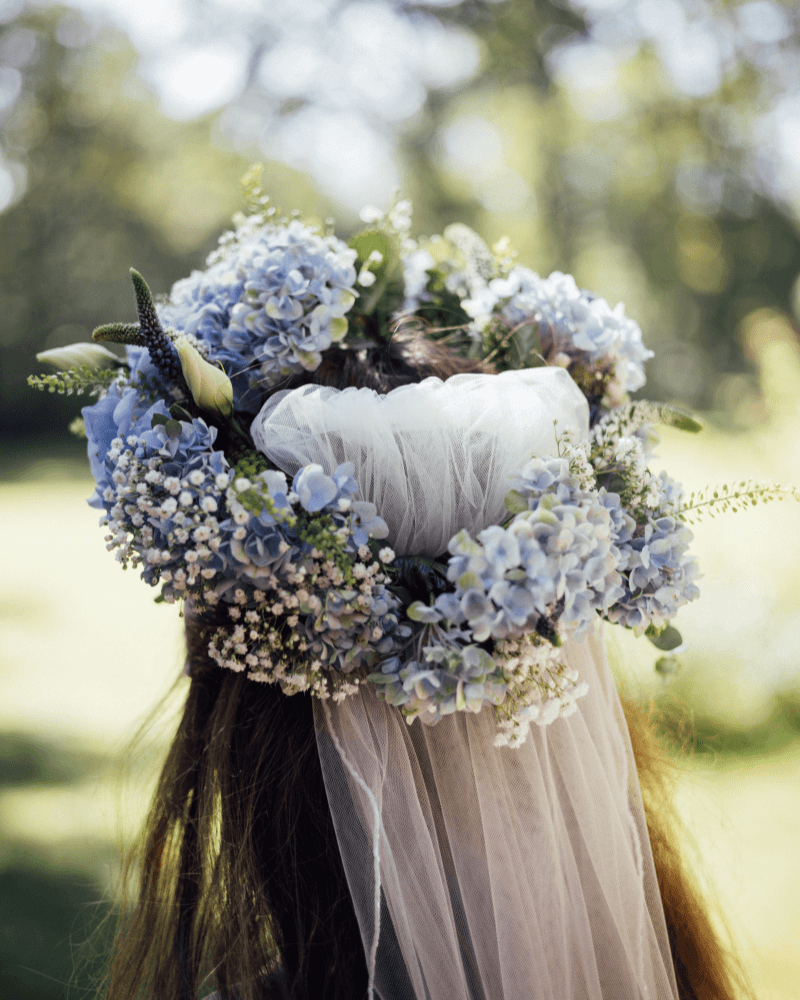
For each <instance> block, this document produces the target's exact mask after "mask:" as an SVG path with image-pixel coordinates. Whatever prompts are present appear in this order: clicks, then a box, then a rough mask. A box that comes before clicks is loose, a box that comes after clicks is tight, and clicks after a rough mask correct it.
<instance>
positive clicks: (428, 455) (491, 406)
mask: <svg viewBox="0 0 800 1000" xmlns="http://www.w3.org/2000/svg"><path fill="white" fill-rule="evenodd" d="M251 433H252V435H253V440H254V441H255V443H256V446H257V447H258V448H259V450H260V451H262V452H263V453H264V454H265V455H266V456H267V457H268V458H270V459H271V460H272V461H273V462H274V463H275V464H276V465H277V466H278V467H279V468H281V469H283V470H284V472H288V473H289V474H290V475H294V473H295V472H296V471H297V470H298V469H299V468H300V467H301V466H303V465H308V464H310V463H316V464H319V465H321V466H322V467H323V469H324V470H325V471H326V472H327V473H330V472H332V471H333V469H335V468H336V466H337V465H339V464H340V463H341V462H353V463H354V465H355V473H354V475H355V478H356V480H357V482H358V484H359V486H360V488H361V493H360V499H363V500H370V501H372V503H374V504H375V505H376V506H377V508H378V513H379V514H380V516H381V517H382V518H383V519H384V520H385V521H386V523H387V524H388V525H389V536H388V543H389V544H390V545H391V546H392V548H393V549H394V550H395V551H396V552H397V553H398V554H399V555H428V556H436V555H439V554H440V553H442V552H444V551H445V550H446V549H447V543H448V542H449V541H450V539H451V538H452V537H453V535H455V534H456V533H457V532H458V531H459V530H460V529H461V528H466V529H467V530H468V531H470V532H471V533H472V534H473V536H474V535H476V534H477V533H478V532H479V531H481V530H482V529H483V528H485V527H487V526H488V525H490V524H499V523H500V522H501V521H503V520H505V518H506V517H507V516H508V513H507V511H506V510H505V506H504V503H503V501H504V499H505V496H506V494H507V493H508V490H509V482H508V477H509V475H510V474H511V473H512V472H515V471H516V470H517V469H519V468H521V466H523V465H524V464H525V462H527V461H528V459H530V458H531V457H532V456H533V455H539V456H543V455H555V454H557V442H556V433H558V434H559V435H562V434H568V435H570V436H571V437H573V438H574V439H575V440H581V439H583V438H585V437H587V435H588V433H589V407H588V404H587V402H586V397H585V396H584V395H583V393H582V392H581V391H580V389H579V388H578V387H577V386H576V385H575V383H574V382H573V381H572V379H571V378H570V376H569V374H568V373H567V372H566V371H565V370H564V369H563V368H532V369H526V370H523V371H509V372H503V374H502V375H455V376H453V377H452V378H450V379H448V380H447V381H446V382H442V381H441V379H438V378H427V379H425V380H424V381H423V382H421V383H417V384H414V385H406V386H402V387H401V388H399V389H393V390H392V391H391V392H388V393H386V394H385V395H380V394H379V393H377V392H374V391H373V390H372V389H345V390H343V391H340V390H338V389H331V388H328V387H323V386H316V385H309V386H304V387H302V388H300V389H293V390H291V391H288V390H287V391H285V392H278V393H275V395H274V396H272V397H271V398H270V399H269V400H268V402H267V403H266V404H265V405H264V407H263V409H262V410H261V412H260V413H259V415H258V416H257V417H256V419H255V421H254V422H253V425H252V427H251Z"/></svg>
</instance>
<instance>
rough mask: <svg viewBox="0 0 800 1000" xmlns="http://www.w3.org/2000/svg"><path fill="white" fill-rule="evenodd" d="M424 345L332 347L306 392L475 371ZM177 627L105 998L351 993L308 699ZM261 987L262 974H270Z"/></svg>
mask: <svg viewBox="0 0 800 1000" xmlns="http://www.w3.org/2000/svg"><path fill="white" fill-rule="evenodd" d="M487 370H488V369H487V366H486V365H484V364H483V363H481V362H476V361H472V360H469V359H465V358H461V357H458V356H457V355H455V354H452V353H451V352H450V351H448V350H446V348H444V347H441V346H439V345H437V344H436V343H435V342H433V341H430V340H425V339H423V338H421V337H419V338H416V337H414V338H411V339H407V340H402V341H393V342H391V343H386V344H383V343H379V344H376V345H375V346H374V347H367V348H361V349H360V350H357V351H356V350H343V351H329V352H327V353H326V355H325V356H324V359H323V363H322V364H321V365H320V367H319V368H318V369H317V370H316V371H315V372H311V373H308V374H303V375H300V376H295V377H293V378H292V379H291V380H287V382H285V383H284V384H282V385H280V386H277V387H276V389H278V388H280V389H292V388H297V387H298V386H300V385H303V384H308V383H315V384H320V385H327V386H331V387H334V388H338V389H344V388H347V387H349V386H357V387H365V388H371V389H374V390H375V391H377V392H382V393H383V392H389V391H390V390H392V389H395V388H397V387H399V386H401V385H406V384H409V383H412V382H419V381H421V380H422V379H424V378H427V377H429V376H437V377H439V378H441V379H447V378H448V377H450V376H451V375H454V374H459V373H464V372H484V371H487ZM219 624H222V621H221V620H220V621H215V620H213V619H211V618H208V617H206V618H204V619H200V618H196V617H193V616H192V615H191V614H189V615H187V617H186V641H187V652H188V665H189V674H190V685H189V692H188V695H187V700H186V705H185V708H184V711H183V716H182V718H181V722H180V725H179V728H178V732H177V734H176V736H175V739H174V741H173V744H172V746H171V748H170V752H169V755H168V758H167V761H166V763H165V766H164V770H163V772H162V775H161V779H160V782H159V786H158V789H157V793H156V798H155V801H154V804H153V807H152V810H151V813H150V816H149V818H148V822H147V826H146V830H145V835H144V836H145V843H144V845H143V847H144V866H143V873H142V874H143V885H142V891H141V894H140V899H139V902H138V904H137V906H136V907H135V909H134V910H133V912H132V913H130V914H128V915H126V917H125V918H124V919H125V923H124V926H123V928H122V931H121V933H120V935H119V938H118V943H117V949H116V956H115V961H114V964H113V967H112V971H111V977H110V983H109V989H108V992H107V994H106V995H107V997H108V998H109V1000H118V998H119V1000H121V998H123V997H124V998H126V1000H127V998H128V997H133V996H136V997H139V996H154V997H159V998H160V997H169V998H170V1000H172V998H178V997H181V998H183V997H185V998H190V997H191V998H192V1000H194V998H196V997H197V996H198V995H199V991H200V990H201V988H202V986H203V984H204V981H205V980H206V979H210V981H211V982H214V983H215V984H216V985H217V987H219V988H232V987H234V986H235V987H236V988H237V990H238V994H237V995H239V996H241V997H242V998H243V1000H245V998H246V1000H250V998H253V1000H255V998H256V997H262V996H270V995H280V993H279V992H276V991H278V990H279V989H280V987H279V986H278V985H277V982H276V980H275V978H274V977H273V979H272V980H269V979H268V974H269V973H270V972H271V971H272V970H275V969H277V968H279V967H280V968H281V969H282V971H283V980H284V981H285V984H286V989H288V991H289V993H288V995H290V996H291V997H293V998H294V997H297V998H309V1000H311V998H314V1000H317V998H320V997H331V998H339V997H341V998H342V1000H344V998H345V997H346V998H348V1000H349V998H353V997H359V996H363V995H364V994H365V992H366V986H367V972H366V964H365V960H364V949H363V945H362V942H361V936H360V933H359V928H358V924H357V922H356V919H355V914H354V912H353V907H352V904H351V902H350V896H349V892H348V888H347V882H346V879H345V876H344V871H343V869H342V865H341V861H340V859H339V853H338V847H337V843H336V835H335V831H334V829H333V824H332V821H331V817H330V813H329V811H328V806H327V800H326V795H325V787H324V783H323V779H322V772H321V770H320V764H319V759H318V756H317V750H316V738H315V733H314V724H313V719H312V708H311V703H310V698H309V697H308V696H306V695H303V694H300V695H294V696H292V697H287V696H285V695H284V694H283V693H282V692H281V691H280V689H279V688H278V687H277V686H275V685H270V684H258V683H255V682H253V681H251V680H248V678H247V677H246V676H245V675H244V674H236V673H233V672H231V671H228V670H221V669H220V668H219V667H218V666H217V665H216V664H215V663H214V662H213V661H212V660H211V659H210V658H209V656H208V653H207V645H208V633H209V632H211V631H213V630H214V629H215V628H216V627H217V626H218V625H219ZM265 977H266V978H265Z"/></svg>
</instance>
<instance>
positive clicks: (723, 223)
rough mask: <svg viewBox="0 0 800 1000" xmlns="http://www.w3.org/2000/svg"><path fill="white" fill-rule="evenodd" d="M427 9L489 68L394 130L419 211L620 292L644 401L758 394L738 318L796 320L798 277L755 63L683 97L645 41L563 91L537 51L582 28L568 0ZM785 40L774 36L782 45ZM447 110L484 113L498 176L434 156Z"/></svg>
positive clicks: (792, 228) (795, 236) (726, 407)
mask: <svg viewBox="0 0 800 1000" xmlns="http://www.w3.org/2000/svg"><path fill="white" fill-rule="evenodd" d="M600 6H603V7H605V6H609V7H613V6H614V5H613V4H608V5H605V4H604V5H600ZM653 6H657V5H653ZM672 6H673V7H674V6H675V5H674V4H673V5H672ZM688 6H691V5H688ZM694 6H695V7H696V8H697V7H700V6H707V7H709V8H711V7H712V6H713V5H712V4H706V5H698V4H695V5H694ZM731 6H734V5H731ZM750 6H756V5H752V4H751V5H750ZM767 6H770V5H767ZM775 6H778V5H775ZM631 13H633V12H631ZM664 13H665V15H666V13H668V12H667V11H665V12H664ZM767 13H769V12H767ZM439 16H440V17H442V18H448V19H451V20H453V21H454V22H457V23H458V24H460V25H465V24H466V25H468V26H469V27H470V28H471V30H472V31H474V32H475V34H476V35H477V36H478V37H479V38H480V39H481V41H482V43H483V46H484V60H485V62H484V67H483V70H482V72H481V74H480V75H479V76H476V77H475V78H474V79H473V80H472V81H471V82H470V83H469V85H468V86H466V87H465V88H463V89H462V90H461V92H460V93H458V94H455V95H451V96H449V97H448V98H447V99H442V98H441V96H440V97H439V99H437V100H435V101H431V100H429V101H428V104H427V107H426V110H425V114H424V116H423V117H422V118H421V120H420V121H419V122H418V123H417V124H416V126H415V128H414V130H413V131H412V132H411V133H410V134H409V135H408V137H407V139H406V152H407V162H408V165H409V167H410V168H411V170H412V171H413V173H414V176H415V179H416V181H417V183H416V185H415V187H416V188H417V191H418V192H420V193H422V192H425V193H426V194H430V193H433V195H434V200H433V203H432V204H431V203H430V202H428V204H427V206H426V208H427V213H426V220H425V221H426V223H428V224H429V225H430V227H431V228H432V229H433V228H434V227H435V226H436V225H437V224H441V221H445V222H450V221H453V219H455V218H458V217H461V218H468V219H469V220H470V221H471V223H472V224H473V225H474V226H475V227H476V228H478V229H479V230H480V231H481V232H482V233H484V234H485V235H487V236H488V237H489V238H492V239H496V238H499V237H500V236H501V235H503V234H508V235H509V236H510V237H511V240H512V243H513V244H514V245H515V246H516V247H517V249H518V250H519V251H520V260H521V261H523V262H525V263H529V264H530V265H531V266H532V267H534V268H535V269H536V270H539V271H540V272H543V273H549V272H550V271H551V270H556V269H557V270H562V271H567V272H571V273H573V274H575V276H576V279H577V281H578V283H579V284H580V285H582V286H584V287H588V288H591V289H593V290H595V291H597V292H599V293H600V294H602V295H603V296H604V297H606V298H607V299H608V300H609V301H610V302H611V304H612V305H613V304H615V303H616V302H617V301H619V300H622V301H624V302H625V303H626V306H627V312H628V313H629V315H632V316H634V317H635V318H636V319H638V320H639V322H640V323H641V326H642V328H643V331H644V335H645V340H646V343H647V344H648V345H649V346H650V347H653V348H654V349H655V350H656V357H655V358H654V359H653V360H652V361H651V362H650V364H649V365H648V385H647V389H646V395H647V396H648V397H651V398H652V397H657V398H661V399H672V400H676V401H683V402H685V403H689V404H690V405H693V406H695V407H700V408H703V409H706V410H707V409H717V410H720V411H722V412H721V414H720V415H721V416H722V418H723V419H725V420H726V422H730V421H731V419H734V420H735V419H736V414H735V413H732V412H731V411H733V410H735V409H736V408H737V406H738V405H739V404H741V402H742V399H741V395H742V389H743V387H746V388H747V389H748V390H749V391H750V392H751V393H755V391H756V390H755V383H754V381H753V380H752V379H747V380H745V379H743V378H742V377H741V375H738V376H737V373H748V374H749V375H750V376H752V375H753V374H754V372H755V370H756V365H755V363H754V362H755V361H757V357H754V353H756V354H757V350H756V351H755V352H754V349H753V345H752V344H750V343H747V342H746V337H745V336H744V332H745V330H746V324H744V323H743V320H744V319H745V317H746V316H748V315H749V314H752V313H753V312H754V311H755V310H757V309H774V310H778V311H780V312H782V313H785V314H791V307H792V288H793V283H794V282H795V279H796V278H797V275H798V272H799V271H800V234H799V233H798V223H797V219H796V217H794V215H793V213H792V211H791V209H790V208H789V207H788V206H786V205H785V204H783V203H782V202H781V200H780V199H779V198H778V197H770V196H769V192H765V191H764V190H763V186H760V185H758V184H757V183H756V182H755V180H754V178H753V176H752V169H751V160H752V155H751V150H750V149H749V148H748V138H747V131H748V129H749V128H750V126H751V125H752V123H753V121H754V120H755V118H756V116H757V115H758V113H759V111H763V103H764V101H763V97H764V88H763V86H762V79H761V77H760V75H759V71H758V67H756V66H754V65H753V64H752V63H751V62H748V60H747V59H745V58H740V59H738V61H737V62H736V63H735V65H734V66H733V67H732V68H731V69H730V70H729V71H728V72H727V74H725V75H724V77H723V79H722V81H721V84H720V86H719V87H718V88H717V89H715V90H713V91H712V92H711V93H709V94H707V95H705V96H700V97H690V96H688V95H687V94H685V93H681V92H680V91H678V90H677V89H676V87H675V86H674V84H673V83H672V81H670V79H669V78H668V76H667V73H666V72H665V69H664V67H663V66H662V63H661V61H660V60H659V58H658V57H657V55H656V53H655V52H654V50H653V46H652V45H647V44H643V45H641V46H640V47H638V49H636V50H634V51H633V52H630V51H629V52H627V53H623V56H622V58H621V63H622V65H621V68H620V70H619V74H618V77H617V79H616V80H615V81H613V82H609V84H607V85H605V86H603V82H602V81H600V80H598V81H597V84H598V85H597V86H593V85H592V81H591V80H589V81H584V86H583V87H581V88H578V89H575V88H570V87H568V86H566V85H564V83H563V82H562V81H561V80H559V79H557V77H556V74H555V73H554V71H553V68H554V64H556V65H557V60H553V59H551V58H550V56H551V54H552V53H553V52H554V51H556V52H557V51H558V48H559V47H563V46H564V45H565V43H568V42H570V41H574V40H576V39H579V38H581V37H582V36H583V35H584V34H585V29H584V26H583V25H582V24H581V22H580V20H579V18H578V17H577V16H576V15H575V14H574V13H573V12H571V11H570V9H569V8H568V7H567V5H566V4H561V3H550V2H547V0H531V2H527V3H495V4H491V5H487V4H485V3H481V2H478V0H469V2H467V3H463V4H460V5H458V6H455V7H451V8H449V9H446V10H443V11H441V13H440V15H439ZM762 16H765V15H763V12H762ZM798 41H800V39H798V38H797V37H796V36H794V37H793V38H790V39H789V40H788V42H787V45H792V46H794V49H793V50H789V51H794V52H795V56H796V46H797V44H798ZM578 58H580V57H578ZM586 58H587V62H588V60H589V59H590V58H591V56H590V53H589V52H588V50H587V53H586ZM794 65H795V66H796V65H797V62H796V61H795V63H794ZM587 69H588V70H589V72H590V71H591V67H587ZM459 119H461V120H462V121H463V120H464V119H466V120H467V121H470V120H474V119H478V120H481V119H483V120H485V121H486V122H487V123H490V125H491V126H492V128H493V129H494V130H495V131H496V132H497V133H498V134H499V138H500V141H501V145H502V153H501V162H500V163H499V164H498V169H497V171H496V173H495V174H494V175H492V174H489V175H488V176H486V175H485V174H484V176H482V177H479V179H478V181H477V183H476V180H475V178H474V176H470V173H471V171H470V166H471V164H470V158H469V157H468V156H467V157H465V161H466V166H465V167H462V169H461V170H459V169H458V165H457V163H455V164H454V163H453V162H452V157H451V158H449V162H448V157H447V155H446V154H445V155H443V143H442V136H443V135H444V136H447V134H448V129H449V128H452V127H453V126H454V125H456V127H457V123H458V122H459ZM488 134H489V135H490V136H491V133H488ZM480 136H481V133H480V131H478V130H476V136H475V141H476V143H479V142H480ZM445 150H446V144H445ZM509 171H511V172H509ZM520 182H522V185H521V186H527V188H528V191H529V194H528V196H527V197H517V198H516V199H513V200H512V204H511V205H509V207H508V208H506V209H505V210H504V207H503V200H504V197H503V191H502V186H503V185H504V184H505V185H510V186H511V187H512V188H513V186H514V185H515V184H517V185H519V184H520ZM418 200H419V195H418ZM422 200H423V203H424V201H425V200H426V199H425V197H424V196H423V199H422ZM428 213H429V214H428ZM748 383H749V385H748Z"/></svg>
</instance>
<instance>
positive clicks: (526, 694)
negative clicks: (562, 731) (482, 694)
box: [494, 633, 589, 747]
mask: <svg viewBox="0 0 800 1000" xmlns="http://www.w3.org/2000/svg"><path fill="white" fill-rule="evenodd" d="M495 653H496V655H497V656H498V657H499V659H500V662H501V664H502V669H503V678H504V680H505V684H506V698H505V701H504V702H503V703H502V704H501V706H500V707H499V708H498V709H496V711H495V714H496V716H497V735H496V736H495V740H494V745H495V746H497V747H501V746H509V747H518V746H521V745H522V744H523V743H524V742H525V740H526V738H527V736H528V732H529V731H530V727H531V723H532V722H535V723H536V724H537V725H539V726H547V725H549V724H550V723H551V722H554V721H555V720H556V719H566V718H567V717H568V716H570V715H572V714H573V713H574V712H575V711H576V709H577V707H578V705H577V702H578V699H579V698H582V697H584V695H586V694H587V693H588V691H589V685H588V684H587V683H586V682H585V681H582V680H581V679H580V676H579V675H578V672H577V671H576V670H574V669H572V668H571V667H567V666H565V665H564V664H563V663H560V662H559V656H560V653H559V650H558V648H557V647H555V646H552V645H551V644H550V643H549V642H547V641H546V640H545V639H543V638H542V637H541V636H539V635H536V633H532V634H529V635H525V636H519V637H516V638H513V639H505V640H504V641H503V642H500V643H498V644H497V647H496V649H495Z"/></svg>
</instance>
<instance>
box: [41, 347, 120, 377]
mask: <svg viewBox="0 0 800 1000" xmlns="http://www.w3.org/2000/svg"><path fill="white" fill-rule="evenodd" d="M36 360H37V361H43V362H44V363H45V364H46V365H52V366H53V367H54V368H57V369H58V370H59V371H62V372H63V371H66V370H67V369H68V368H80V367H82V366H84V367H86V368H111V367H114V366H117V365H119V364H121V363H122V362H121V360H120V359H119V358H118V357H117V355H116V354H112V352H111V351H109V349H108V348H107V347H103V346H102V344H91V343H82V344H69V345H68V346H67V347H54V348H53V349H52V350H50V351H40V352H39V353H38V354H37V355H36ZM109 362H113V364H112V365H110V364H109Z"/></svg>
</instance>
